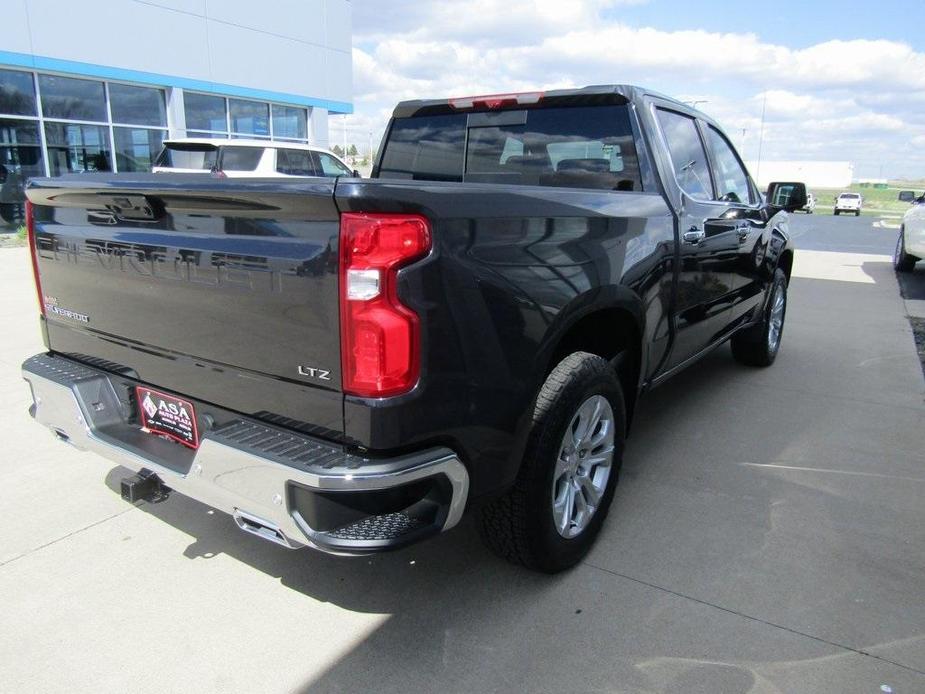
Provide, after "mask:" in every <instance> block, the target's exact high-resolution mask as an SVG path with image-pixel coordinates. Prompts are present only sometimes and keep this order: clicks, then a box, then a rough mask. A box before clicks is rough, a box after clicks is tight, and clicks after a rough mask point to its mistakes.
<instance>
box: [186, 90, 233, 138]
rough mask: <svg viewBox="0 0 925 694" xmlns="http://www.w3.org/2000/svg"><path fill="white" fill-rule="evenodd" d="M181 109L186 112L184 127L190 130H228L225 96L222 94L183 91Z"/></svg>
mask: <svg viewBox="0 0 925 694" xmlns="http://www.w3.org/2000/svg"><path fill="white" fill-rule="evenodd" d="M183 110H184V112H185V113H186V127H187V128H189V129H190V130H211V131H220V132H227V131H228V117H227V114H226V112H225V98H224V97H222V96H210V95H208V94H196V93H195V92H185V93H184V94H183Z"/></svg>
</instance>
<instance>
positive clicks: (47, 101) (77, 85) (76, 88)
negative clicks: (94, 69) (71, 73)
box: [39, 75, 108, 121]
mask: <svg viewBox="0 0 925 694" xmlns="http://www.w3.org/2000/svg"><path fill="white" fill-rule="evenodd" d="M39 91H40V93H41V94H42V114H43V115H44V116H45V118H68V119H71V120H95V121H106V120H108V118H107V116H106V95H105V93H104V91H103V83H102V82H94V81H92V80H78V79H73V78H71V77H57V76H55V75H39Z"/></svg>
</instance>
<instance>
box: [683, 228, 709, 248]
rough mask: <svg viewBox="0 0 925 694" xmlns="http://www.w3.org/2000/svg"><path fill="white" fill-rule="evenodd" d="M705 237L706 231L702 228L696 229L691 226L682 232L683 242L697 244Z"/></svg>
mask: <svg viewBox="0 0 925 694" xmlns="http://www.w3.org/2000/svg"><path fill="white" fill-rule="evenodd" d="M706 237H707V234H706V232H704V230H703V229H698V228H697V227H691V228H690V229H688V230H687V231H685V232H684V236H683V238H684V243H690V244H694V245H696V244H698V243H700V242H701V241H703V240H704V239H705V238H706Z"/></svg>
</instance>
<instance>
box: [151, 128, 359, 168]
mask: <svg viewBox="0 0 925 694" xmlns="http://www.w3.org/2000/svg"><path fill="white" fill-rule="evenodd" d="M151 170H152V171H153V172H154V173H210V172H211V173H217V174H220V175H223V176H227V177H228V178H278V177H289V176H325V177H329V178H330V177H335V176H351V177H359V174H358V173H357V172H356V171H354V170H353V169H351V168H350V167H349V166H347V165H346V164H345V163H344V162H343V161H341V160H340V159H339V158H338V157H337V155H335V154H334V153H333V152H329V151H328V150H326V149H322V148H320V147H312V146H310V145H302V144H297V143H294V142H292V143H290V142H278V141H274V142H270V141H268V140H210V139H207V138H197V137H189V138H183V139H177V140H167V141H165V142H164V149H162V150H161V153H160V154H159V155H158V157H157V159H156V160H155V161H154V166H153V167H152V168H151Z"/></svg>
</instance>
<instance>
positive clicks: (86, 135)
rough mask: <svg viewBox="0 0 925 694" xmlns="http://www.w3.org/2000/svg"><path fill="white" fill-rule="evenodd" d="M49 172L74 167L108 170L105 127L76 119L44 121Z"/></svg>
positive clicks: (78, 169)
mask: <svg viewBox="0 0 925 694" xmlns="http://www.w3.org/2000/svg"><path fill="white" fill-rule="evenodd" d="M45 140H46V141H47V143H48V164H49V168H50V170H51V175H52V176H60V175H61V174H65V173H70V172H74V171H112V153H111V151H110V148H109V128H107V127H104V126H100V125H81V124H78V123H46V124H45Z"/></svg>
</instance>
